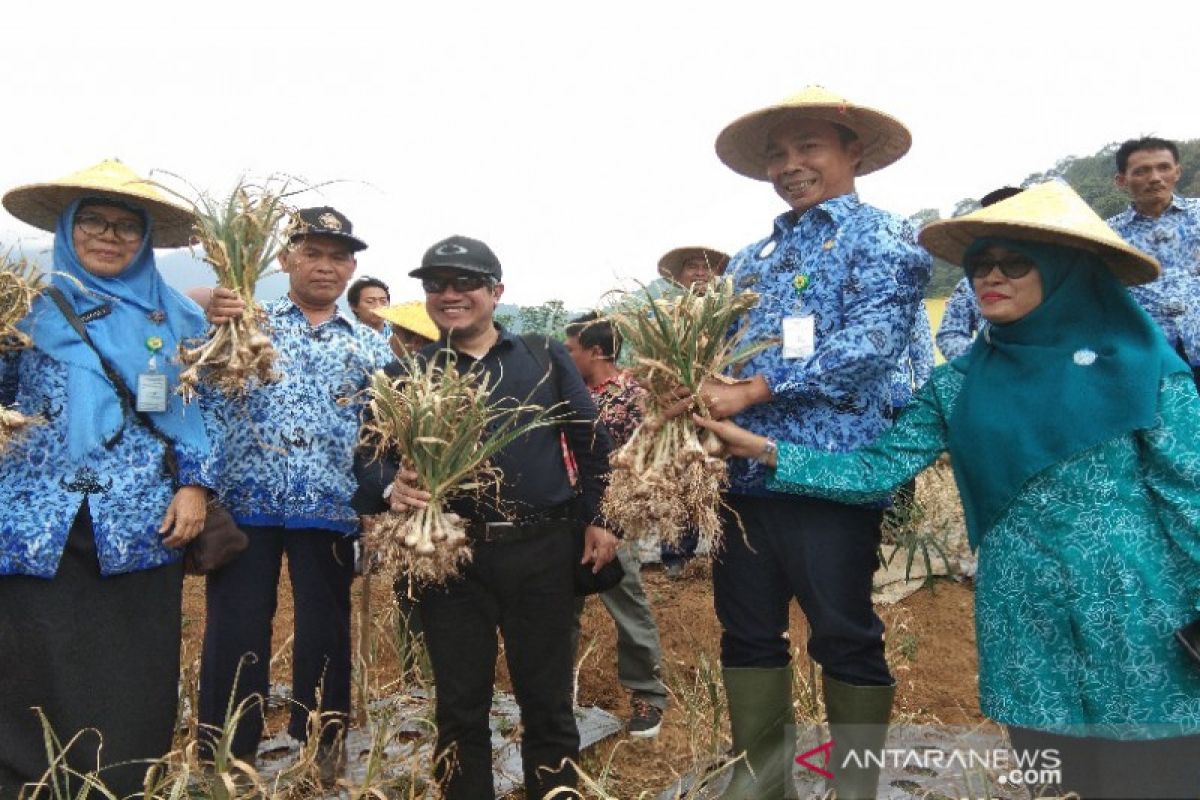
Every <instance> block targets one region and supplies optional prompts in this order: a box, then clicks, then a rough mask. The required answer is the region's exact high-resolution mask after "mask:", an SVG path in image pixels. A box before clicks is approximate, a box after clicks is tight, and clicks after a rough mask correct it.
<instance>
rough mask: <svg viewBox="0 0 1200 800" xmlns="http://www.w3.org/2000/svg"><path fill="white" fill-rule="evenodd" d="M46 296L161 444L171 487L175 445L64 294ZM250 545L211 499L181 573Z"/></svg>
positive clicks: (207, 568) (222, 561)
mask: <svg viewBox="0 0 1200 800" xmlns="http://www.w3.org/2000/svg"><path fill="white" fill-rule="evenodd" d="M45 292H46V294H48V295H50V299H51V300H53V301H54V304H55V305H56V306H58V310H59V311H61V312H62V315H63V316H64V317H66V318H67V322H69V323H70V325H71V327H72V328H74V329H75V332H76V333H78V334H79V338H80V339H83V343H84V344H86V345H87V346H88V347H90V348H92V352H94V353H95V354H96V358H98V359H100V366H101V367H103V368H104V374H105V375H106V376H108V380H109V381H110V382H111V383H112V385H113V388H114V389H116V391H117V397H118V398H120V400H121V408H122V410H123V411H124V412H125V413H126V414H127V415H128V414H132V415H133V418H134V419H136V420H137V421H138V422H140V423H141V424H142V425H143V427H145V428H146V430H147V431H149V432H150V434H151V435H152V436H153V437H154V438H156V439H158V440H159V441H160V442H162V444H163V448H164V449H163V472H164V474H166V475H168V476H169V477H170V478H171V482H172V484H176V483H177V481H178V478H179V467H178V464H177V463H176V461H175V444H174V442H172V441H171V440H170V439H168V438H167V437H166V436H165V435H164V434H163V433H162V431H160V430H159V429H158V428H157V427H155V425H154V421H153V420H151V419H150V417H149V416H148V415H147V414H146V413H145V412H144V411H138V410H137V402H136V401H135V400H134V398H133V393H132V392H131V391H129V387H128V386H126V385H125V381H123V380H122V379H121V376H120V375H118V374H117V371H116V370H114V369H113V368H112V366H110V365H109V363H108V361H106V360H105V358H104V356H102V355H101V354H100V351H99V350H97V349H96V345H95V344H94V343H93V342H92V337H90V336H88V332H87V328H85V327H84V325H83V321H82V320H81V319H79V315H78V314H76V313H75V309H73V308H71V304H70V303H68V302H67V298H66V297H64V296H63V293H62V292H61V291H59V289H58V288H57V287H55V286H49V287H47V288H46V289H45ZM249 544H250V540H249V539H248V538H246V534H245V532H244V531H243V530H242V529H241V528H239V527H238V526H237V523H236V522H234V520H233V515H231V514H230V513H229V511H228V510H227V509H226V508H225V507H224V506H222V505H221V504H220V503H218V502H217V501H216V500H215V499H212V498H210V499H209V501H208V509H207V512H206V514H205V516H204V527H203V528H201V529H200V533H199V534H197V535H196V538H194V539H192V541H190V542H188V544H187V547H186V548H185V549H184V551H183V569H184V572H186V573H187V574H188V575H207V574H208V573H210V572H214V571H216V570H218V569H220V568H221V567H223V566H225V565H226V564H228V563H229V562H230V561H232V560H233V559H234V558H236V557H237V556H238V555H240V554H241V552H242V551H243V550H245V549H246V547H247V546H248V545H249Z"/></svg>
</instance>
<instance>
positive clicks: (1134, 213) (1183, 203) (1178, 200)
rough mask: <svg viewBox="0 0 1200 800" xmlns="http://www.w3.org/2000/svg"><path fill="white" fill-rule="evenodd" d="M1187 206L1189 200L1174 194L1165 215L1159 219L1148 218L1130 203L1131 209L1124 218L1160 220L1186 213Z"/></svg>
mask: <svg viewBox="0 0 1200 800" xmlns="http://www.w3.org/2000/svg"><path fill="white" fill-rule="evenodd" d="M1187 204H1188V201H1187V200H1185V199H1184V198H1182V197H1180V196H1179V195H1177V194H1174V193H1172V194H1171V202H1170V203H1168V204H1167V207H1166V208H1165V209H1163V213H1162V214H1159V215H1158V217H1148V216H1146V215H1145V214H1142V213H1141V212H1139V211H1138V210H1137V206H1135V205H1134V204H1133V203H1130V204H1129V207H1128V208H1126V209H1125V211H1124V216H1125V218H1126V219H1151V220H1152V219H1158V218H1159V217H1163V216H1166V215H1167V214H1169V213H1172V212H1180V211H1186V210H1187Z"/></svg>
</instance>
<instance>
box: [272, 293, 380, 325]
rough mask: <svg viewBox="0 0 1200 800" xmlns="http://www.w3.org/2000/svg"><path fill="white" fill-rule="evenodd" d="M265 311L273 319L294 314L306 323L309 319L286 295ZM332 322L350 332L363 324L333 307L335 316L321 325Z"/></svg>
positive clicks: (273, 302) (274, 301) (338, 308)
mask: <svg viewBox="0 0 1200 800" xmlns="http://www.w3.org/2000/svg"><path fill="white" fill-rule="evenodd" d="M263 309H264V310H265V311H266V312H267V314H268V315H269V316H272V317H285V316H288V315H289V314H292V313H293V312H294V313H296V314H299V315H300V316H301V317H303V318H304V320H305V321H306V322H307V321H308V317H307V316H305V314H304V309H302V308H300V306H298V305H296V303H295V301H293V300H292V298H291V297H290V296H289V295H286V294H285V295H283V296H282V297H279V298H276V299H275V300H272V301H271V302H269V303H267V304H266V305H265V306H264V307H263ZM330 322H340V323H341V324H342V325H343V326H345V327H346V328H347V329H349V330H354V326H355V325H361V324H362V323H360V322H357V321H354V320H351V319H350V318H349V317H347V316H346V315H345V314H343V313H342V309H341V308H340V307H339V306H334V307H333V316H331V317H330V318H329V319H327V320H325V322H322V323H321V324H322V325H325V324H327V323H330ZM363 327H366V326H365V325H364V326H363Z"/></svg>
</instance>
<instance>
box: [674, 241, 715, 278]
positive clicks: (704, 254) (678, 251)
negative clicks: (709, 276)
mask: <svg viewBox="0 0 1200 800" xmlns="http://www.w3.org/2000/svg"><path fill="white" fill-rule="evenodd" d="M691 258H703V259H704V260H705V261H706V262H708V268H709V269H710V270H712V273H713V274H714V275H720V274H721V273H723V272H724V271H725V268H726V267H728V266H729V255H728V254H727V253H722V252H721V251H720V250H714V249H713V248H711V247H701V246H699V245H697V246H694V247H676V248H675V249H674V250H671V251H670V252H668V253H667V254H666V255H664V256H663V257H662V258H660V259H659V260H658V274H659V275H662V276H663V277H664V278H670V279H671V280H679V273H680V272H682V271H683V262H685V261H687V260H688V259H691Z"/></svg>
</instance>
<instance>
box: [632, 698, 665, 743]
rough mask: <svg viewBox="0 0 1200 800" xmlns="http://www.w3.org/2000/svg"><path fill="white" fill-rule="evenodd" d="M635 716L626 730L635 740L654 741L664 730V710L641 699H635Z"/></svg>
mask: <svg viewBox="0 0 1200 800" xmlns="http://www.w3.org/2000/svg"><path fill="white" fill-rule="evenodd" d="M631 705H632V706H633V715H632V716H631V717H630V718H629V723H628V724H627V725H626V726H625V730H626V731H628V732H629V735H630V736H632V737H634V738H635V739H653V738H654V737H655V736H658V732H659V731H660V730H661V729H662V717H663V712H662V709H661V708H659V707H658V706H656V705H652V704H651V703H648V702H646V701H645V700H643V699H642V698H640V697H635V698H633V701H632V703H631Z"/></svg>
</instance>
